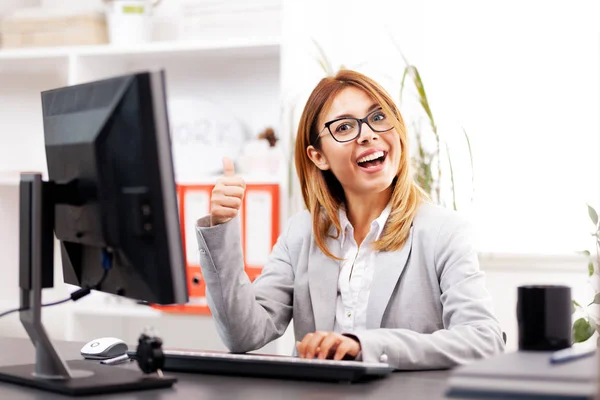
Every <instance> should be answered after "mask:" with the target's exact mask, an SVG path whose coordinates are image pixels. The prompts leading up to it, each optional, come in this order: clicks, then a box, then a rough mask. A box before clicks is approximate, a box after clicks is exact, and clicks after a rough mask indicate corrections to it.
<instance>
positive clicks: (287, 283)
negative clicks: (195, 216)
mask: <svg viewBox="0 0 600 400" xmlns="http://www.w3.org/2000/svg"><path fill="white" fill-rule="evenodd" d="M239 224H240V222H239V219H238V218H234V219H233V220H231V221H229V222H227V223H224V224H221V225H217V226H214V227H210V222H209V217H205V218H202V219H200V220H198V222H197V226H196V234H197V239H198V247H199V252H200V265H201V268H202V275H203V277H204V281H205V283H206V292H207V300H208V305H209V308H210V310H211V312H212V314H213V317H214V319H215V321H216V325H217V331H218V333H219V336H220V337H221V339H222V340H223V342H224V343H225V345H226V346H227V348H228V349H229V350H230V351H232V352H236V353H243V352H247V351H252V350H256V349H259V348H261V347H263V346H264V345H266V344H267V343H269V342H270V341H272V340H274V339H277V338H278V337H280V336H281V335H283V333H284V332H285V330H286V328H287V326H288V324H289V322H290V320H291V318H292V298H293V289H294V272H293V269H292V265H291V262H290V254H289V251H288V248H287V244H286V235H285V233H284V235H281V236H280V237H279V239H278V241H277V243H276V244H275V246H274V248H273V251H272V252H271V254H270V256H269V259H268V262H267V263H266V265H265V266H264V268H263V272H262V274H261V275H260V276H259V277H258V278H257V279H256V280H255V281H254V283H251V282H250V279H249V278H248V276H247V275H246V273H245V272H244V256H243V253H242V245H241V240H240V225H239ZM288 230H289V224H288V227H287V228H286V229H285V230H284V232H287V231H288Z"/></svg>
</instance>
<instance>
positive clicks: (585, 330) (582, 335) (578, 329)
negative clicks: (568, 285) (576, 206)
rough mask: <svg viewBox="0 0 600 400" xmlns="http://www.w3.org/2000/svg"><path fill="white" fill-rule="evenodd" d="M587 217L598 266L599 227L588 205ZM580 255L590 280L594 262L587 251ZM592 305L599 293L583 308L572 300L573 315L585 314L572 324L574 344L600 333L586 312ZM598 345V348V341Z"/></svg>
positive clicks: (599, 298)
mask: <svg viewBox="0 0 600 400" xmlns="http://www.w3.org/2000/svg"><path fill="white" fill-rule="evenodd" d="M588 215H589V217H590V220H591V221H592V223H593V224H594V231H593V232H592V233H591V235H592V237H593V238H594V242H595V247H596V265H600V225H599V224H598V213H597V212H596V210H595V209H594V208H593V207H592V206H590V205H588ZM581 254H583V255H585V256H586V257H587V259H588V264H587V271H588V276H589V277H590V278H591V277H593V276H594V273H595V272H596V271H595V268H594V262H593V261H592V260H591V258H590V257H591V253H590V251H589V250H584V251H582V252H581ZM592 304H600V292H596V293H595V295H594V298H593V300H592V301H591V302H590V303H589V304H588V305H586V306H585V307H584V306H582V305H581V304H579V303H578V302H577V301H575V300H573V313H576V312H580V313H584V314H585V315H584V316H583V317H581V318H578V319H577V320H575V322H574V323H573V342H575V343H580V342H585V341H586V340H588V339H589V338H590V337H592V335H593V334H594V332H595V331H598V333H600V326H598V325H596V322H595V320H594V318H593V317H592V316H591V315H590V313H589V310H588V308H589V307H590V306H591V305H592ZM598 345H599V346H600V339H599V341H598Z"/></svg>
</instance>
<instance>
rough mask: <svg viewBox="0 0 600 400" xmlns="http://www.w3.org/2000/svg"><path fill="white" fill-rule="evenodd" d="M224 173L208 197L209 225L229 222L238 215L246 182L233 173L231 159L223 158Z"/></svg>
mask: <svg viewBox="0 0 600 400" xmlns="http://www.w3.org/2000/svg"><path fill="white" fill-rule="evenodd" d="M223 172H224V175H223V176H222V177H221V178H219V180H217V184H216V185H215V187H214V189H213V191H212V196H211V199H210V226H216V225H220V224H224V223H226V222H229V221H230V220H231V219H233V218H235V217H236V216H237V215H238V212H239V210H240V207H241V206H242V200H243V199H244V192H245V191H246V182H244V180H243V179H242V178H240V177H239V176H236V175H235V170H234V167H233V161H231V160H230V159H229V158H227V157H225V158H223Z"/></svg>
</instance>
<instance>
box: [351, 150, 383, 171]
mask: <svg viewBox="0 0 600 400" xmlns="http://www.w3.org/2000/svg"><path fill="white" fill-rule="evenodd" d="M386 157H387V153H386V152H384V151H378V152H375V153H372V154H369V155H368V156H364V157H362V158H359V159H358V160H357V161H356V162H357V164H358V166H359V167H361V168H373V167H377V166H379V165H381V164H383V162H384V161H385V159H386Z"/></svg>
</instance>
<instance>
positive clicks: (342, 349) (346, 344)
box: [333, 338, 358, 360]
mask: <svg viewBox="0 0 600 400" xmlns="http://www.w3.org/2000/svg"><path fill="white" fill-rule="evenodd" d="M356 345H357V343H356V342H355V341H354V340H352V339H350V338H347V339H345V340H343V341H342V342H341V343H340V344H339V345H338V348H337V350H336V351H335V355H334V356H333V359H334V360H341V359H342V358H344V356H345V355H346V354H348V355H350V356H353V357H356V355H357V354H358V352H354V354H352V353H353V351H352V349H353V347H355V346H356Z"/></svg>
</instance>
